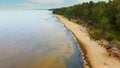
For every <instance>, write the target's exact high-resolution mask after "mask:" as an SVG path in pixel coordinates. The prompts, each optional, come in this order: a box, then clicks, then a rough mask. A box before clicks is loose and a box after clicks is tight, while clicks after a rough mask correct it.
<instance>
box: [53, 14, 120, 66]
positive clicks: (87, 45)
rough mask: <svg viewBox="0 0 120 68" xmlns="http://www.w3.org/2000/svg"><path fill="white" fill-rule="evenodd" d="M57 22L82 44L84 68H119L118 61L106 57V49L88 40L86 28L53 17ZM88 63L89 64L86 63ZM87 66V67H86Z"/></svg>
mask: <svg viewBox="0 0 120 68" xmlns="http://www.w3.org/2000/svg"><path fill="white" fill-rule="evenodd" d="M55 16H56V18H57V19H58V21H59V22H61V23H62V24H64V25H65V27H67V28H68V29H69V30H71V32H72V33H73V34H74V35H75V37H76V38H77V40H78V41H79V42H80V43H81V44H82V45H80V47H83V48H84V50H83V52H86V53H85V57H86V58H87V63H85V64H84V67H85V68H120V61H119V60H118V59H117V58H115V57H110V56H108V53H107V51H106V49H105V48H104V47H102V46H100V45H99V44H98V43H97V42H95V41H93V40H91V39H90V37H89V35H88V33H87V31H86V28H84V27H82V26H81V25H78V24H75V23H74V22H71V21H69V20H68V19H66V18H64V17H62V16H59V15H55ZM88 62H89V63H88ZM88 64H89V67H88V66H87V65H88Z"/></svg>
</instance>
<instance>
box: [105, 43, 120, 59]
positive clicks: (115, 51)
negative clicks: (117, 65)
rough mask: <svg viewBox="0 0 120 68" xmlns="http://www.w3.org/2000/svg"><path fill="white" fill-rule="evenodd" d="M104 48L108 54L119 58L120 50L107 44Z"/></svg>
mask: <svg viewBox="0 0 120 68" xmlns="http://www.w3.org/2000/svg"><path fill="white" fill-rule="evenodd" d="M106 49H107V51H108V53H109V56H116V57H118V58H119V59H120V50H119V49H118V48H116V47H114V46H112V45H107V46H106Z"/></svg>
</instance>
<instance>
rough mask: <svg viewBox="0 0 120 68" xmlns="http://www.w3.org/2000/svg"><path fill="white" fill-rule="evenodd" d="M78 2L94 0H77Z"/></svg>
mask: <svg viewBox="0 0 120 68" xmlns="http://www.w3.org/2000/svg"><path fill="white" fill-rule="evenodd" d="M77 1H78V3H83V2H89V1H92V0H77Z"/></svg>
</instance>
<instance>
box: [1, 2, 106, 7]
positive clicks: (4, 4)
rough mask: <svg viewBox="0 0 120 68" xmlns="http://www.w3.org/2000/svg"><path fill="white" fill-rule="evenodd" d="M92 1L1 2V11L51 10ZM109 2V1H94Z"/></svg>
mask: <svg viewBox="0 0 120 68" xmlns="http://www.w3.org/2000/svg"><path fill="white" fill-rule="evenodd" d="M89 1H91V0H0V9H49V8H59V7H65V6H71V5H74V4H79V3H83V2H89ZM92 1H94V2H98V1H106V2H107V1H108V0H92Z"/></svg>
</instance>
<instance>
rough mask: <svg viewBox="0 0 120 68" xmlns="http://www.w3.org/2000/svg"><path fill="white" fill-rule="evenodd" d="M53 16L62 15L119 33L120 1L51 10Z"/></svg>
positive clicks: (114, 0) (90, 3)
mask: <svg viewBox="0 0 120 68" xmlns="http://www.w3.org/2000/svg"><path fill="white" fill-rule="evenodd" d="M53 13H54V14H59V15H63V16H65V17H67V18H69V19H82V20H84V21H85V24H88V25H92V26H94V27H96V28H101V29H102V30H103V31H106V30H107V29H110V28H112V29H115V30H117V31H120V0H113V1H111V0H110V1H109V2H108V3H106V2H102V1H101V2H98V3H94V2H93V1H90V2H89V3H83V4H78V5H74V6H70V7H64V8H58V9H54V10H53Z"/></svg>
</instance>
